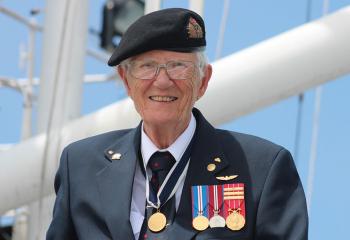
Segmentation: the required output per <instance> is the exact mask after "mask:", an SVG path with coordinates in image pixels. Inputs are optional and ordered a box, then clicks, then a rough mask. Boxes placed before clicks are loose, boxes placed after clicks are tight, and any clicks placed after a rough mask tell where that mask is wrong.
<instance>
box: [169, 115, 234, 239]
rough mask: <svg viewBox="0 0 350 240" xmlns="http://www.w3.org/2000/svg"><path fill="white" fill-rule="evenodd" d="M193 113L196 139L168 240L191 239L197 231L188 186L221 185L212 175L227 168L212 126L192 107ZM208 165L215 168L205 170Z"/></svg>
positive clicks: (214, 175)
mask: <svg viewBox="0 0 350 240" xmlns="http://www.w3.org/2000/svg"><path fill="white" fill-rule="evenodd" d="M193 113H194V115H195V118H196V121H197V127H196V132H195V138H196V139H195V142H194V145H193V147H192V153H191V159H190V164H189V168H188V171H187V174H186V179H185V183H184V187H183V190H182V195H181V200H180V205H179V208H178V211H177V213H176V218H175V222H174V223H173V224H174V226H173V229H172V231H173V232H174V234H170V236H169V240H176V239H192V238H193V237H194V236H195V235H196V234H197V233H198V231H196V230H195V229H194V228H193V227H192V203H191V186H194V185H213V184H222V182H219V181H218V180H217V179H216V176H217V175H218V174H220V173H221V172H222V171H224V170H226V169H227V168H228V167H229V164H228V162H227V160H226V157H225V155H224V153H223V150H222V148H221V146H220V141H219V139H218V137H217V136H216V130H215V128H214V127H213V126H211V125H210V124H209V123H208V122H207V121H206V120H205V118H204V117H203V116H202V114H201V113H200V112H199V111H198V110H197V109H193ZM215 159H216V160H215ZM209 164H214V165H215V169H210V170H211V171H209V170H208V169H207V167H208V165H209Z"/></svg>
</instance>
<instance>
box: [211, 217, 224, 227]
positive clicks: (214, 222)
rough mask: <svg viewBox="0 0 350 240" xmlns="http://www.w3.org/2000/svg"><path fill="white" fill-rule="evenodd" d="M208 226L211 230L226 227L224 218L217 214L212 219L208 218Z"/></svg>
mask: <svg viewBox="0 0 350 240" xmlns="http://www.w3.org/2000/svg"><path fill="white" fill-rule="evenodd" d="M209 226H210V227H211V228H216V227H225V226H226V221H225V218H223V217H221V216H220V215H219V214H215V215H214V216H213V217H212V218H210V220H209Z"/></svg>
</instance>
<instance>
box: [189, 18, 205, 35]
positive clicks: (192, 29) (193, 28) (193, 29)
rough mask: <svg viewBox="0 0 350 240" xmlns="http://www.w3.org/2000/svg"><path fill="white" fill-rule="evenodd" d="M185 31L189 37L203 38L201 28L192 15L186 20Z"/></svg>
mask: <svg viewBox="0 0 350 240" xmlns="http://www.w3.org/2000/svg"><path fill="white" fill-rule="evenodd" d="M187 31H188V37H189V38H203V31H202V28H201V26H200V25H199V24H198V23H197V21H196V19H194V18H193V17H190V18H189V20H188V25H187Z"/></svg>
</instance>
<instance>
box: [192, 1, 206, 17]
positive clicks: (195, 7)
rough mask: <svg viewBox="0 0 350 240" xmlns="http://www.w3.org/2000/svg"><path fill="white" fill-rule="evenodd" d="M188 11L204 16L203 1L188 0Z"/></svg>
mask: <svg viewBox="0 0 350 240" xmlns="http://www.w3.org/2000/svg"><path fill="white" fill-rule="evenodd" d="M189 9H191V10H192V11H194V12H196V13H198V14H199V15H201V16H202V17H203V16H204V0H189Z"/></svg>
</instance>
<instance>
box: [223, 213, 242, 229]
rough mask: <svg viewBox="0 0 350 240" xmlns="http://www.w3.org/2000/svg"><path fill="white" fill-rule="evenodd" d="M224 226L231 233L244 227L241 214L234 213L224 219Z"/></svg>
mask: <svg viewBox="0 0 350 240" xmlns="http://www.w3.org/2000/svg"><path fill="white" fill-rule="evenodd" d="M226 225H227V227H228V228H229V229H231V230H233V231H238V230H240V229H241V228H243V227H244V225H245V218H244V217H243V216H242V214H240V213H238V212H236V211H234V212H232V213H231V214H230V215H228V217H227V218H226Z"/></svg>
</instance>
